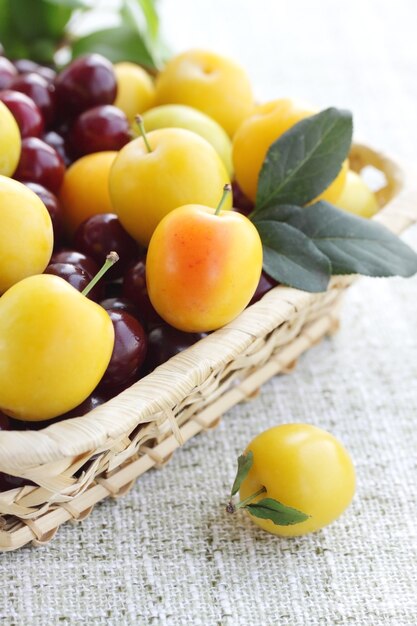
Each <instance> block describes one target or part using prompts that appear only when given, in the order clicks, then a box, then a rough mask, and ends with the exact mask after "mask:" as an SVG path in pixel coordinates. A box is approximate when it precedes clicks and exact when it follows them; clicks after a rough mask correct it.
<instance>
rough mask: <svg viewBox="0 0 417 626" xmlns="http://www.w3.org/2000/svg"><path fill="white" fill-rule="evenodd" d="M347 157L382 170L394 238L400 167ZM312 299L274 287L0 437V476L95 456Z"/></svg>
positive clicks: (384, 216) (404, 186)
mask: <svg viewBox="0 0 417 626" xmlns="http://www.w3.org/2000/svg"><path fill="white" fill-rule="evenodd" d="M355 152H357V153H358V154H360V155H362V156H363V157H364V158H365V159H366V163H367V164H369V165H373V166H375V167H377V168H378V169H382V170H383V171H384V173H385V175H386V176H387V178H388V179H389V183H390V185H391V187H392V190H393V199H392V200H390V201H389V203H388V204H387V206H386V207H384V208H383V209H382V210H381V211H380V212H379V213H378V214H377V216H376V217H375V218H374V219H376V220H377V221H379V222H381V223H383V224H385V225H386V226H387V227H388V228H390V229H391V230H393V231H395V232H401V231H402V230H404V228H406V227H407V226H408V225H410V224H412V223H413V222H415V221H417V192H416V206H415V207H414V208H416V211H413V210H411V209H410V206H411V204H410V203H408V202H406V203H405V204H404V206H402V198H403V195H404V193H409V191H410V186H411V181H412V177H411V176H409V174H408V170H407V168H405V167H403V166H402V165H401V164H400V163H401V162H400V161H399V160H396V159H393V158H392V157H387V156H385V155H384V154H383V153H381V152H378V151H377V150H376V149H374V148H371V147H369V146H368V145H366V144H361V143H357V142H355V144H354V146H353V148H352V153H353V158H354V155H355ZM413 184H415V183H414V180H413ZM404 207H406V208H404ZM349 278H350V280H351V277H343V278H342V279H341V278H340V277H334V278H333V279H332V281H331V283H330V287H329V288H330V289H331V288H335V287H340V284H341V282H342V283H343V281H346V280H347V281H349ZM316 296H317V294H311V293H306V292H303V291H299V290H296V289H292V288H288V287H282V286H279V287H276V288H274V289H273V290H272V291H270V292H269V293H267V294H266V296H264V298H263V299H262V300H261V301H260V302H258V303H256V304H254V305H252V306H251V307H248V308H247V309H245V310H244V311H243V313H241V315H240V316H239V317H237V318H236V319H235V320H234V321H233V322H231V323H230V324H228V325H226V326H225V327H223V328H221V329H219V330H217V331H215V332H214V333H212V334H210V335H209V336H208V337H205V338H204V339H202V340H200V341H199V342H198V343H196V344H194V345H193V346H191V347H190V348H188V349H187V350H185V351H183V352H181V353H180V354H178V355H176V356H174V357H172V358H171V359H170V360H169V361H167V362H166V363H164V364H162V365H160V366H159V367H158V368H156V369H155V370H154V371H153V372H152V373H151V374H149V375H148V376H146V377H144V378H142V379H141V380H139V381H138V382H136V383H135V384H134V385H132V386H131V387H129V388H128V389H127V390H125V391H123V392H122V393H121V394H119V395H118V396H116V397H115V398H112V399H111V400H109V401H108V402H106V403H105V404H102V405H100V406H99V407H97V408H96V409H94V410H93V411H90V412H89V413H87V414H85V415H83V416H80V417H77V418H71V419H68V420H64V421H61V422H57V423H56V424H52V425H50V426H48V427H46V428H44V429H42V430H38V431H31V430H27V431H0V471H7V472H8V473H12V474H15V475H16V476H19V475H20V476H22V475H24V473H25V471H27V470H29V469H30V468H33V467H39V466H42V465H44V464H48V463H53V462H59V461H60V460H61V459H63V458H68V457H76V456H78V455H83V454H85V453H86V452H89V451H97V452H99V451H100V450H101V449H105V447H106V443H108V442H109V441H114V440H115V439H117V438H119V437H121V436H123V435H125V434H127V433H129V432H131V430H133V428H135V427H136V426H137V425H138V424H140V423H142V422H146V421H147V418H148V417H149V416H151V415H154V414H155V413H161V415H163V414H165V415H166V414H168V415H169V414H170V413H172V407H173V406H175V405H176V404H177V403H178V402H179V401H181V400H182V399H183V398H184V397H185V396H187V395H188V394H189V393H190V392H191V391H192V390H193V389H195V388H196V386H198V385H199V384H200V383H201V382H202V381H204V380H205V379H206V377H207V376H208V374H209V373H210V372H211V371H213V370H214V369H215V368H217V367H218V366H219V365H221V364H222V363H226V362H229V361H230V360H232V359H233V358H234V356H235V355H237V354H239V353H241V351H242V350H244V349H245V347H247V346H248V345H249V344H250V343H251V342H253V340H254V338H256V337H257V336H258V333H263V334H265V333H267V332H269V331H272V330H273V328H275V327H276V326H277V324H280V323H284V322H287V321H288V320H289V319H290V318H291V317H292V316H293V314H294V312H296V311H297V310H298V309H301V308H302V307H305V306H308V305H309V304H310V303H311V302H313V301H314V299H315V297H316ZM115 416H117V417H116V418H115ZM173 426H174V429H175V425H173Z"/></svg>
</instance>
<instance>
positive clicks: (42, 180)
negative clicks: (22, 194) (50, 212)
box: [13, 137, 65, 193]
mask: <svg viewBox="0 0 417 626" xmlns="http://www.w3.org/2000/svg"><path fill="white" fill-rule="evenodd" d="M64 173H65V165H64V162H63V160H62V158H61V156H60V155H59V154H58V152H57V151H56V150H54V149H53V148H51V146H48V144H47V143H45V142H44V141H42V139H38V137H26V139H23V141H22V151H21V153H20V160H19V164H18V166H17V169H16V171H15V173H14V175H13V178H15V179H16V180H20V181H25V180H30V181H32V182H34V183H39V184H40V185H43V186H44V187H46V188H47V189H49V190H50V191H52V192H54V193H56V192H57V191H59V188H60V186H61V183H62V181H63V179H64Z"/></svg>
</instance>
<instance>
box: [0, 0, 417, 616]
mask: <svg viewBox="0 0 417 626" xmlns="http://www.w3.org/2000/svg"><path fill="white" fill-rule="evenodd" d="M162 9H163V16H164V19H165V31H166V33H167V36H168V38H169V39H170V40H171V41H172V43H173V46H174V48H175V49H177V50H179V49H181V48H186V47H188V46H191V45H193V46H194V45H199V46H203V47H212V48H215V49H217V50H219V51H222V52H224V53H227V54H230V55H232V56H234V57H235V58H237V59H239V60H240V61H241V62H242V64H244V65H246V66H247V67H248V69H249V71H250V74H251V76H252V79H253V82H254V84H255V85H256V89H257V92H258V94H259V97H260V98H262V99H266V98H272V97H278V96H285V95H290V96H296V97H299V98H302V99H304V100H308V101H311V102H312V103H316V104H317V105H318V106H320V107H325V106H328V105H337V106H343V107H346V108H350V109H352V110H353V111H354V116H355V120H356V130H357V132H358V134H359V135H360V137H365V138H366V139H367V140H369V142H371V143H374V144H375V145H377V146H378V147H380V148H383V149H385V150H386V151H387V152H394V153H397V154H399V155H402V156H404V157H405V158H407V159H409V160H411V159H416V143H417V80H416V76H417V52H416V50H417V48H416V44H415V42H416V33H415V28H416V24H417V10H416V4H415V2H414V1H413V0H397V2H396V3H393V2H392V1H391V0H350V2H348V3H347V2H344V3H340V2H335V1H334V0H318V1H317V2H309V1H308V0H293V1H292V2H289V1H279V0H270V1H268V0H258V1H257V2H253V1H250V0H223V1H222V2H221V1H220V0H210V1H209V0H200V1H199V2H191V0H188V1H186V0H176V1H175V2H174V1H173V0H171V1H169V0H165V1H164V2H163V3H162ZM416 160H417V159H416ZM406 238H407V240H408V241H409V242H410V243H411V244H412V245H413V246H415V247H416V248H417V229H413V230H412V231H410V232H409V233H408V235H407V237H406ZM286 421H298V422H309V423H313V424H316V425H318V426H321V427H323V428H326V429H328V430H329V431H331V432H332V433H334V434H335V435H336V436H337V437H339V438H340V439H341V440H342V441H343V442H344V444H345V445H346V446H347V448H348V449H349V450H350V452H351V454H352V457H353V459H354V462H355V466H356V470H357V477H358V489H357V495H356V497H355V500H354V502H353V505H352V506H351V508H350V509H349V510H348V511H347V513H346V514H345V515H344V516H343V517H342V518H341V519H340V520H339V521H338V522H336V523H334V524H333V525H332V526H330V527H329V528H327V529H325V530H324V531H322V532H320V533H317V534H314V535H311V536H307V537H305V538H298V539H293V540H282V539H277V538H275V537H273V536H270V535H268V534H266V533H264V532H262V531H261V530H259V529H258V528H257V527H255V526H254V525H253V524H252V523H251V522H250V520H249V519H248V518H247V517H246V516H245V515H241V516H239V517H236V518H233V519H232V518H230V517H228V516H227V515H226V513H224V509H223V504H224V502H225V499H226V496H227V493H228V491H229V489H230V484H231V481H232V480H233V476H234V471H235V461H236V457H237V455H238V453H239V452H240V451H241V450H242V449H243V448H244V447H245V445H246V444H247V443H248V442H249V441H250V439H251V438H252V437H253V436H254V435H256V434H257V433H259V432H260V431H262V430H264V429H265V428H267V427H269V426H272V425H274V424H278V423H281V422H286ZM416 424H417V279H413V280H409V281H405V280H401V279H391V280H368V279H363V280H361V281H360V283H359V284H357V285H356V286H355V287H353V288H352V289H351V290H350V292H349V293H348V295H347V297H346V300H345V303H344V308H343V313H342V326H341V330H340V333H339V334H338V335H337V336H335V337H334V338H333V339H331V340H326V341H325V342H323V343H322V344H321V345H319V346H317V347H316V348H314V349H313V350H311V351H310V352H309V353H308V354H307V355H306V356H305V357H303V358H302V359H301V361H300V363H299V366H298V368H297V370H296V372H295V373H293V374H292V375H290V376H286V377H279V378H276V379H275V380H273V381H271V382H269V383H268V384H267V385H265V387H264V388H263V391H262V394H261V395H260V396H259V397H258V398H257V399H256V400H255V401H253V402H252V403H249V404H243V405H241V406H239V407H236V408H235V409H233V410H232V411H230V412H229V414H228V415H227V416H226V418H225V419H224V421H223V422H222V424H221V426H220V427H219V429H218V430H217V431H215V432H211V433H209V434H207V435H203V436H199V437H197V438H196V439H194V440H192V441H190V442H189V443H187V444H186V445H185V446H184V448H183V449H182V450H180V451H178V452H177V453H176V455H175V456H174V458H173V460H172V461H171V463H170V464H169V465H168V466H167V467H166V468H165V469H163V470H162V471H153V472H151V473H148V474H147V475H145V476H143V477H142V478H141V479H140V481H139V482H138V483H137V485H136V487H135V488H134V489H133V490H132V491H131V492H130V493H129V495H127V496H126V497H125V498H124V499H121V500H119V501H117V502H115V501H108V502H106V503H104V504H103V505H101V506H99V507H97V508H96V510H95V511H94V512H93V514H92V515H91V516H90V518H89V519H88V520H86V521H85V522H84V523H83V524H80V525H76V526H72V525H66V526H65V527H63V528H61V530H60V532H59V533H58V536H57V538H56V539H55V540H54V541H53V543H52V544H50V545H49V546H48V547H46V548H43V549H38V550H35V549H30V548H26V549H23V550H21V551H19V552H17V553H10V554H3V555H2V556H1V557H0V572H1V574H2V576H1V580H2V584H0V623H1V624H5V625H9V624H10V625H11V624H16V625H18V626H21V625H24V626H26V625H28V626H55V625H58V624H71V625H72V624H74V625H75V624H77V625H78V624H88V625H90V624H92V625H93V624H94V625H101V624H103V625H104V624H105V625H108V624H110V625H113V624H114V625H117V626H119V625H124V624H138V625H148V624H152V625H158V626H159V625H161V626H183V625H184V626H186V625H187V626H188V625H191V626H249V625H254V626H275V625H281V624H283V625H290V626H321V625H328V626H336V625H339V624H342V625H346V626H352V625H358V626H382V625H387V626H388V625H389V626H415V625H416V624H417V599H416V592H417V588H416V580H417V544H416V540H417V531H416V526H417V522H416V517H417V486H416V483H417V434H416Z"/></svg>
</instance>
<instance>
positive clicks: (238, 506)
mask: <svg viewBox="0 0 417 626" xmlns="http://www.w3.org/2000/svg"><path fill="white" fill-rule="evenodd" d="M265 492H266V487H261V488H260V489H258V491H256V492H255V493H252V494H251V495H250V496H248V497H247V498H245V499H244V500H241V501H240V502H238V503H237V504H234V503H233V502H232V501H231V500H230V502H228V504H227V506H226V511H227V513H236V511H237V510H238V509H242V508H243V507H245V506H246V505H247V504H249V503H250V502H252V500H255V498H257V497H258V496H260V495H261V494H262V493H265Z"/></svg>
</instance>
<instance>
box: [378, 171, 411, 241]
mask: <svg viewBox="0 0 417 626" xmlns="http://www.w3.org/2000/svg"><path fill="white" fill-rule="evenodd" d="M402 165H403V164H402ZM401 169H402V174H403V177H402V181H401V188H400V190H399V192H398V193H397V194H396V195H395V197H394V198H393V199H392V200H391V201H390V202H388V204H387V205H386V206H385V207H384V208H383V209H382V210H381V211H379V212H378V213H377V214H376V215H375V216H374V218H373V219H374V220H376V221H378V222H380V223H381V224H383V225H384V226H386V227H387V228H389V229H390V230H391V231H393V232H394V233H396V234H400V233H402V232H403V231H404V230H406V229H407V228H409V227H410V226H412V225H413V224H415V223H416V222H417V184H416V180H417V166H416V165H415V166H414V167H413V166H410V165H409V164H405V165H403V166H402V168H401Z"/></svg>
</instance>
